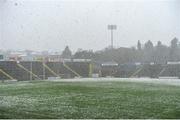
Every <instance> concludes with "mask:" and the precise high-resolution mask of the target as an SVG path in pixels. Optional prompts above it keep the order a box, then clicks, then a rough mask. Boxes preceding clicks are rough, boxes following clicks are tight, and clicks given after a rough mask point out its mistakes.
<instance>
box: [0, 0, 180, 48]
mask: <svg viewBox="0 0 180 120" xmlns="http://www.w3.org/2000/svg"><path fill="white" fill-rule="evenodd" d="M179 1H180V0H0V29H1V30H0V48H1V49H18V50H25V49H30V50H56V51H62V50H63V49H64V47H65V46H66V45H69V46H70V48H71V49H72V50H73V51H76V50H77V49H78V48H82V49H93V50H99V49H103V48H105V47H107V46H109V45H110V32H109V31H108V30H107V25H108V24H116V25H117V26H118V27H117V30H116V31H115V32H114V44H115V46H116V47H120V46H123V47H131V46H134V45H136V43H137V41H138V40H140V41H141V42H142V43H144V42H145V41H147V40H151V41H153V43H156V42H157V41H158V40H161V41H162V42H163V43H164V44H169V43H170V40H171V39H173V38H174V37H177V38H179V39H180V2H179Z"/></svg>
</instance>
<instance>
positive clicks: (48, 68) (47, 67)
mask: <svg viewBox="0 0 180 120" xmlns="http://www.w3.org/2000/svg"><path fill="white" fill-rule="evenodd" d="M43 66H44V67H45V68H46V69H47V70H49V71H50V72H51V73H52V74H53V75H55V76H56V77H60V76H59V75H58V74H57V73H55V72H54V71H53V70H52V69H51V68H50V67H49V66H47V65H46V64H45V63H43Z"/></svg>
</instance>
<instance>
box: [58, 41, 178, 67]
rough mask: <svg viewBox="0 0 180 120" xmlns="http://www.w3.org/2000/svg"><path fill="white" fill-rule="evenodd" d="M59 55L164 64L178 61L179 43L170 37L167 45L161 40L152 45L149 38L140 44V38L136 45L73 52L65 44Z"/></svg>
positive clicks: (103, 60) (122, 62) (105, 60)
mask: <svg viewBox="0 0 180 120" xmlns="http://www.w3.org/2000/svg"><path fill="white" fill-rule="evenodd" d="M61 57H62V58H74V59H92V60H93V61H96V62H107V61H115V62H117V63H119V64H124V63H151V62H153V63H155V64H165V63H167V62H168V61H173V62H175V61H180V44H179V41H178V39H177V38H174V39H172V40H171V42H170V45H169V46H167V45H164V44H162V42H161V41H158V42H157V44H156V45H153V43H152V42H151V40H148V41H147V42H145V44H142V43H141V42H140V40H138V42H137V47H131V48H125V47H120V48H111V47H107V48H105V49H103V50H99V51H95V52H94V51H92V50H82V49H78V50H77V51H76V52H75V54H72V52H71V50H70V49H69V47H68V46H67V47H66V48H65V49H64V51H63V52H62V55H61Z"/></svg>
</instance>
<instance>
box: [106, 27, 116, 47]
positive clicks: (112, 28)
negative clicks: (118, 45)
mask: <svg viewBox="0 0 180 120" xmlns="http://www.w3.org/2000/svg"><path fill="white" fill-rule="evenodd" d="M116 29H117V25H108V30H110V31H111V48H113V30H116Z"/></svg>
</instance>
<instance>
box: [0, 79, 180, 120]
mask: <svg viewBox="0 0 180 120" xmlns="http://www.w3.org/2000/svg"><path fill="white" fill-rule="evenodd" d="M0 118H180V86H172V85H171V86H170V85H159V84H151V83H135V82H122V81H121V82H117V81H106V82H105V81H104V82H103V81H99V82H92V81H91V82H48V81H36V82H29V83H24V82H17V83H0Z"/></svg>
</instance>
